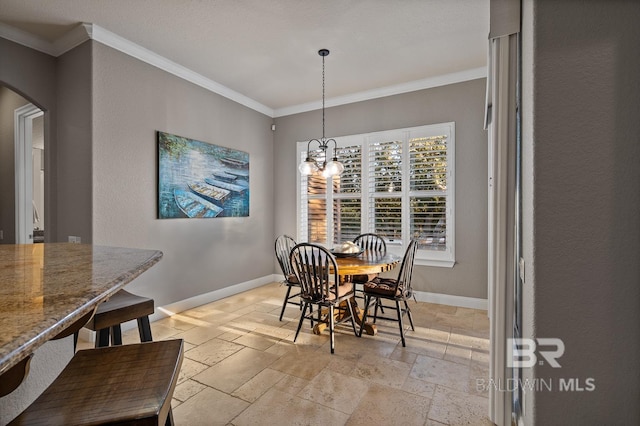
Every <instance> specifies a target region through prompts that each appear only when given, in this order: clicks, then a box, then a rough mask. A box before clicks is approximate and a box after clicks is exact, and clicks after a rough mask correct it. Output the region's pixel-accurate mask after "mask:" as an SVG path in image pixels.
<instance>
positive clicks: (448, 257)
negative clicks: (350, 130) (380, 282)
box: [296, 122, 456, 268]
mask: <svg viewBox="0 0 640 426" xmlns="http://www.w3.org/2000/svg"><path fill="white" fill-rule="evenodd" d="M416 134H418V135H419V137H430V136H439V135H442V134H447V135H448V140H447V174H448V176H447V191H446V192H447V230H446V241H447V242H448V245H447V250H446V251H435V250H418V251H417V252H416V257H415V264H416V265H420V266H435V267H445V268H452V267H453V266H454V265H455V228H456V227H455V123H454V122H448V123H439V124H432V125H425V126H418V127H410V128H404V129H396V130H388V131H382V132H372V133H366V134H358V135H348V136H341V137H335V138H334V139H335V140H336V142H337V145H338V147H346V146H353V145H361V146H362V158H363V159H368V155H369V152H368V151H369V144H370V143H372V141H376V140H390V139H398V136H399V135H402V138H401V139H402V140H403V141H406V140H408V139H409V136H411V137H415V136H416ZM307 143H308V141H299V142H298V143H297V147H296V148H297V149H296V158H297V164H298V165H299V164H300V162H301V161H303V160H304V159H303V158H302V156H303V153H306V149H307ZM408 155H409V153H408V150H406V149H404V150H403V157H404V160H403V164H408V162H407V159H408ZM363 161H368V160H363ZM296 170H297V169H296ZM361 178H362V182H361V185H362V186H361V188H362V190H361V195H360V196H361V198H362V217H361V229H362V230H363V231H362V232H368V231H367V229H368V222H369V208H368V203H369V195H368V191H367V190H366V188H368V184H369V182H368V180H369V176H368V173H366V172H363V173H362V175H361ZM328 187H329V185H328ZM301 188H302V179H301V176H300V172H299V171H297V172H296V229H297V238H298V241H303V240H305V239H306V236H304V235H302V230H303V228H304V227H306V224H303V223H302V203H301V195H302V194H301ZM328 192H329V191H328ZM401 194H402V195H401V197H403V198H405V197H407V196H410V195H411V194H409V189H408V188H407V187H406V186H403V189H402V193H401ZM363 195H365V196H364V197H363ZM344 196H345V197H348V194H344ZM326 197H327V209H328V211H327V214H328V215H329V216H328V217H332V211H331V209H332V208H333V203H330V202H329V201H330V198H331V197H330V194H329V193H327V195H326ZM339 197H342V194H340V195H339ZM343 198H344V197H343ZM404 215H407V216H406V217H404ZM408 215H409V210H408V209H403V220H402V228H403V229H402V233H403V235H407V234H408V233H409V229H408V228H409V226H410V221H409V219H408ZM332 227H333V221H328V229H327V239H328V241H330V239H331V236H332V235H333V229H332ZM327 243H328V242H327ZM449 243H450V244H449ZM328 244H330V243H328ZM406 244H408V242H404V241H403V244H402V245H393V244H388V245H387V250H388V251H389V252H391V253H394V254H397V255H399V256H402V255H403V254H404V250H405V249H406Z"/></svg>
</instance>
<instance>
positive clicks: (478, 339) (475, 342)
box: [449, 328, 489, 351]
mask: <svg viewBox="0 0 640 426" xmlns="http://www.w3.org/2000/svg"><path fill="white" fill-rule="evenodd" d="M449 343H453V344H456V345H460V346H467V347H470V348H474V349H483V350H486V351H488V350H489V335H488V333H484V332H480V331H475V330H465V329H457V328H452V329H451V335H450V337H449Z"/></svg>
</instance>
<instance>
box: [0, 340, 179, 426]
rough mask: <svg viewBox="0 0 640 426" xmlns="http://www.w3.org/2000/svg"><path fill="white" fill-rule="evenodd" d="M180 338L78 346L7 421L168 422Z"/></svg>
mask: <svg viewBox="0 0 640 426" xmlns="http://www.w3.org/2000/svg"><path fill="white" fill-rule="evenodd" d="M182 357H183V342H182V339H176V340H164V341H158V342H146V343H136V344H132V345H121V346H110V347H106V348H97V349H86V350H81V351H78V352H77V353H76V354H75V355H74V357H73V358H72V359H71V361H70V362H69V364H68V365H67V366H66V367H65V369H64V370H63V371H62V373H60V375H59V376H58V377H57V378H56V379H55V380H54V382H53V383H52V384H51V385H50V386H49V387H48V388H47V389H46V390H45V391H44V392H43V393H42V394H41V395H40V396H39V397H38V398H37V399H36V400H35V402H34V403H33V404H31V405H30V406H29V407H28V408H27V409H26V410H25V411H24V412H22V413H21V414H20V415H19V416H18V417H17V418H16V419H14V420H13V421H12V422H11V423H9V425H12V426H14V425H47V426H49V425H65V426H68V425H109V424H118V425H165V424H166V425H173V415H172V412H171V398H172V396H173V391H174V389H175V386H176V382H177V380H178V374H179V372H180V366H181V365H182Z"/></svg>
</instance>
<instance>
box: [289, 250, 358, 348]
mask: <svg viewBox="0 0 640 426" xmlns="http://www.w3.org/2000/svg"><path fill="white" fill-rule="evenodd" d="M290 261H291V267H292V268H293V272H294V274H295V275H296V277H297V278H298V282H299V283H300V289H301V293H300V298H301V300H302V302H303V307H302V313H301V314H300V321H299V322H298V328H297V329H296V335H295V337H294V338H293V341H294V342H295V341H296V339H297V338H298V334H299V333H300V328H301V327H302V323H303V322H304V320H305V319H309V320H311V324H312V326H313V321H314V318H313V311H312V310H310V312H309V314H307V309H310V308H311V307H312V306H313V305H316V306H318V315H317V318H316V321H318V322H325V323H327V324H328V326H329V336H330V339H331V353H334V351H335V338H334V334H335V331H334V328H335V323H336V316H335V314H339V315H338V316H337V318H338V323H340V322H343V321H346V320H347V319H350V320H351V326H352V328H353V333H354V334H355V335H356V336H358V332H357V331H356V323H355V320H354V318H355V316H354V313H353V308H352V306H351V303H350V300H349V299H351V298H352V297H353V296H354V286H353V283H352V282H345V283H341V282H340V278H339V277H340V273H339V271H338V264H337V262H336V259H335V257H333V255H332V254H331V252H330V251H329V250H327V249H326V248H324V247H322V246H320V245H317V244H312V243H300V244H298V245H296V246H295V247H294V248H293V249H292V250H291V254H290ZM322 308H326V309H328V311H329V312H328V315H327V316H326V317H325V318H324V319H323V318H322ZM336 310H337V311H338V312H336ZM347 311H348V316H347Z"/></svg>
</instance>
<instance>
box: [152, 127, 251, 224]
mask: <svg viewBox="0 0 640 426" xmlns="http://www.w3.org/2000/svg"><path fill="white" fill-rule="evenodd" d="M157 142H158V218H159V219H173V218H213V217H218V218H221V217H247V216H249V200H250V190H249V188H250V184H249V154H248V153H246V152H243V151H238V150H235V149H231V148H226V147H222V146H218V145H214V144H210V143H206V142H201V141H197V140H193V139H188V138H185V137H182V136H177V135H173V134H170V133H165V132H161V131H158V132H157ZM207 179H208V180H210V182H207ZM185 194H187V195H185ZM199 206H204V207H199Z"/></svg>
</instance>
